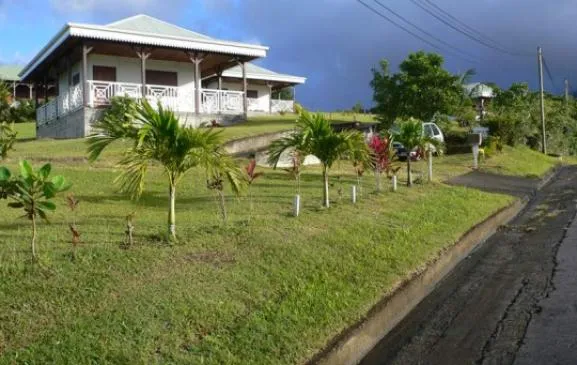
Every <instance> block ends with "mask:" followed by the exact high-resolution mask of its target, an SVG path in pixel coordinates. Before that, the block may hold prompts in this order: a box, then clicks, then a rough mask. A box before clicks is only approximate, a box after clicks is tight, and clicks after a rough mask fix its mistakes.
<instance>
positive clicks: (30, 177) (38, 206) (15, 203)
mask: <svg viewBox="0 0 577 365" xmlns="http://www.w3.org/2000/svg"><path fill="white" fill-rule="evenodd" d="M51 171H52V166H51V165H50V164H45V165H44V166H42V167H41V168H40V169H38V170H34V169H33V168H32V166H31V165H30V163H29V162H28V161H21V162H20V175H19V176H13V175H12V173H11V171H10V170H9V169H8V168H7V167H4V166H0V191H1V192H2V193H1V194H0V198H7V199H10V200H11V202H10V203H8V206H9V207H10V208H15V209H24V213H25V214H24V215H23V216H22V217H23V218H27V219H29V220H30V222H31V223H32V237H31V240H30V246H31V250H32V257H33V258H34V259H35V258H36V236H37V230H36V221H37V219H38V218H41V219H43V220H45V221H46V222H48V212H50V211H54V210H55V209H56V205H55V204H54V203H53V202H52V201H51V199H52V198H54V197H55V196H56V194H58V193H60V192H63V191H66V190H68V189H69V188H70V186H71V185H70V184H69V183H68V182H67V181H66V179H65V178H64V177H63V176H60V175H58V176H54V177H52V178H50V172H51Z"/></svg>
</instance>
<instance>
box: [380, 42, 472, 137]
mask: <svg viewBox="0 0 577 365" xmlns="http://www.w3.org/2000/svg"><path fill="white" fill-rule="evenodd" d="M443 63H444V60H443V57H442V56H440V55H438V54H435V53H425V52H422V51H420V52H417V53H412V54H410V55H409V56H408V58H407V59H405V60H404V61H403V62H402V63H401V65H400V66H399V72H398V73H395V74H391V72H390V70H389V63H388V61H386V60H382V61H381V63H380V69H373V70H372V71H373V80H372V81H371V87H372V88H373V100H374V101H375V104H376V106H375V112H376V114H377V115H378V118H379V120H380V121H381V122H382V123H383V124H384V127H385V128H388V127H390V126H391V125H392V123H393V122H394V121H395V120H396V119H397V118H410V117H413V118H417V119H420V120H424V121H429V120H431V118H433V116H434V115H435V113H441V114H451V113H452V112H453V110H454V109H455V107H456V106H458V104H459V100H460V99H461V96H462V94H463V93H464V90H463V89H462V87H461V86H460V83H459V80H460V79H461V78H460V77H459V76H455V75H452V74H451V73H449V72H448V71H447V70H445V69H444V68H443Z"/></svg>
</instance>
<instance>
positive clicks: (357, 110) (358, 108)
mask: <svg viewBox="0 0 577 365" xmlns="http://www.w3.org/2000/svg"><path fill="white" fill-rule="evenodd" d="M351 110H352V112H353V113H357V114H361V113H364V112H365V108H364V107H363V104H361V102H360V101H359V102H357V103H356V104H355V105H354V106H353V108H352V109H351Z"/></svg>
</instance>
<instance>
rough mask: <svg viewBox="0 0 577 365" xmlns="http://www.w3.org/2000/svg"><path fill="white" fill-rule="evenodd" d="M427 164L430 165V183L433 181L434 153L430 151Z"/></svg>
mask: <svg viewBox="0 0 577 365" xmlns="http://www.w3.org/2000/svg"><path fill="white" fill-rule="evenodd" d="M427 159H428V161H427V163H428V165H429V182H432V181H433V152H432V151H431V150H430V149H429V151H428V156H427Z"/></svg>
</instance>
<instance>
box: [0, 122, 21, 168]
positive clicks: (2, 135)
mask: <svg viewBox="0 0 577 365" xmlns="http://www.w3.org/2000/svg"><path fill="white" fill-rule="evenodd" d="M17 135H18V132H16V131H15V130H14V125H11V124H8V123H6V122H0V160H5V159H6V158H7V157H8V152H10V151H11V150H12V149H14V143H16V136H17Z"/></svg>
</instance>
